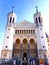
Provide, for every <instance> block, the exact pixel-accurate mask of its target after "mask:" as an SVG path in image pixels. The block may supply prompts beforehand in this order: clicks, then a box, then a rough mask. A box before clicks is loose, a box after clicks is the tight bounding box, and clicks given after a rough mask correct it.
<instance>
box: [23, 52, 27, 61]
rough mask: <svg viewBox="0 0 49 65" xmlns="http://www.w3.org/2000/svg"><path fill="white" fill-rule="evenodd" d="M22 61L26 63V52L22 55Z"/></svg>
mask: <svg viewBox="0 0 49 65" xmlns="http://www.w3.org/2000/svg"><path fill="white" fill-rule="evenodd" d="M23 60H25V61H27V53H26V52H24V53H23Z"/></svg>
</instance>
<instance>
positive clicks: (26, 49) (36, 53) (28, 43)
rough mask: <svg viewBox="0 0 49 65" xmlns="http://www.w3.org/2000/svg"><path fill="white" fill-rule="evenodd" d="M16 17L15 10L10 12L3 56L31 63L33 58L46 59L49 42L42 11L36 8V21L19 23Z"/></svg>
mask: <svg viewBox="0 0 49 65" xmlns="http://www.w3.org/2000/svg"><path fill="white" fill-rule="evenodd" d="M16 19H17V16H16V14H15V13H14V12H13V11H12V12H9V13H8V15H7V25H6V30H5V36H4V41H3V48H2V53H1V58H4V59H11V58H18V59H19V60H21V63H24V62H26V63H29V61H31V59H45V58H46V57H47V42H46V37H45V32H44V29H43V20H42V16H41V12H38V10H36V13H35V14H34V15H33V19H34V23H32V22H29V21H26V20H23V21H22V22H19V23H17V21H16ZM34 62H35V61H34Z"/></svg>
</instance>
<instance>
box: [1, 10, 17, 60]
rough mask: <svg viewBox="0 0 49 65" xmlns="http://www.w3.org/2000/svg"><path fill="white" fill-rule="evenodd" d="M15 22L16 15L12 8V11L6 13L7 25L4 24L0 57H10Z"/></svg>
mask: <svg viewBox="0 0 49 65" xmlns="http://www.w3.org/2000/svg"><path fill="white" fill-rule="evenodd" d="M15 22H16V15H15V13H14V12H13V10H12V12H10V13H8V15H7V25H6V30H5V36H4V41H3V48H2V54H1V57H2V58H5V59H10V58H11V57H12V50H13V35H14V24H15Z"/></svg>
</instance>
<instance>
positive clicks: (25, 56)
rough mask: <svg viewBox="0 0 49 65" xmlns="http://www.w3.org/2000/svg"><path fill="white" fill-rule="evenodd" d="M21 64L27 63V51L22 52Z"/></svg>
mask: <svg viewBox="0 0 49 65" xmlns="http://www.w3.org/2000/svg"><path fill="white" fill-rule="evenodd" d="M22 65H28V59H27V53H26V52H24V53H23V62H22Z"/></svg>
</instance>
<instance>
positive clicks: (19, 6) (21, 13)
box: [0, 0, 49, 44]
mask: <svg viewBox="0 0 49 65" xmlns="http://www.w3.org/2000/svg"><path fill="white" fill-rule="evenodd" d="M12 6H14V7H15V8H14V12H15V13H16V15H17V22H21V21H22V20H23V19H26V20H28V21H31V22H33V14H34V13H35V12H36V10H35V6H38V9H39V11H41V13H42V14H43V21H44V26H45V28H46V31H47V32H48V34H49V31H48V30H47V29H48V26H49V25H48V24H49V18H48V17H49V0H0V44H1V43H2V41H3V38H4V33H5V27H6V23H7V14H8V13H9V12H10V11H11V10H12Z"/></svg>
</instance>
